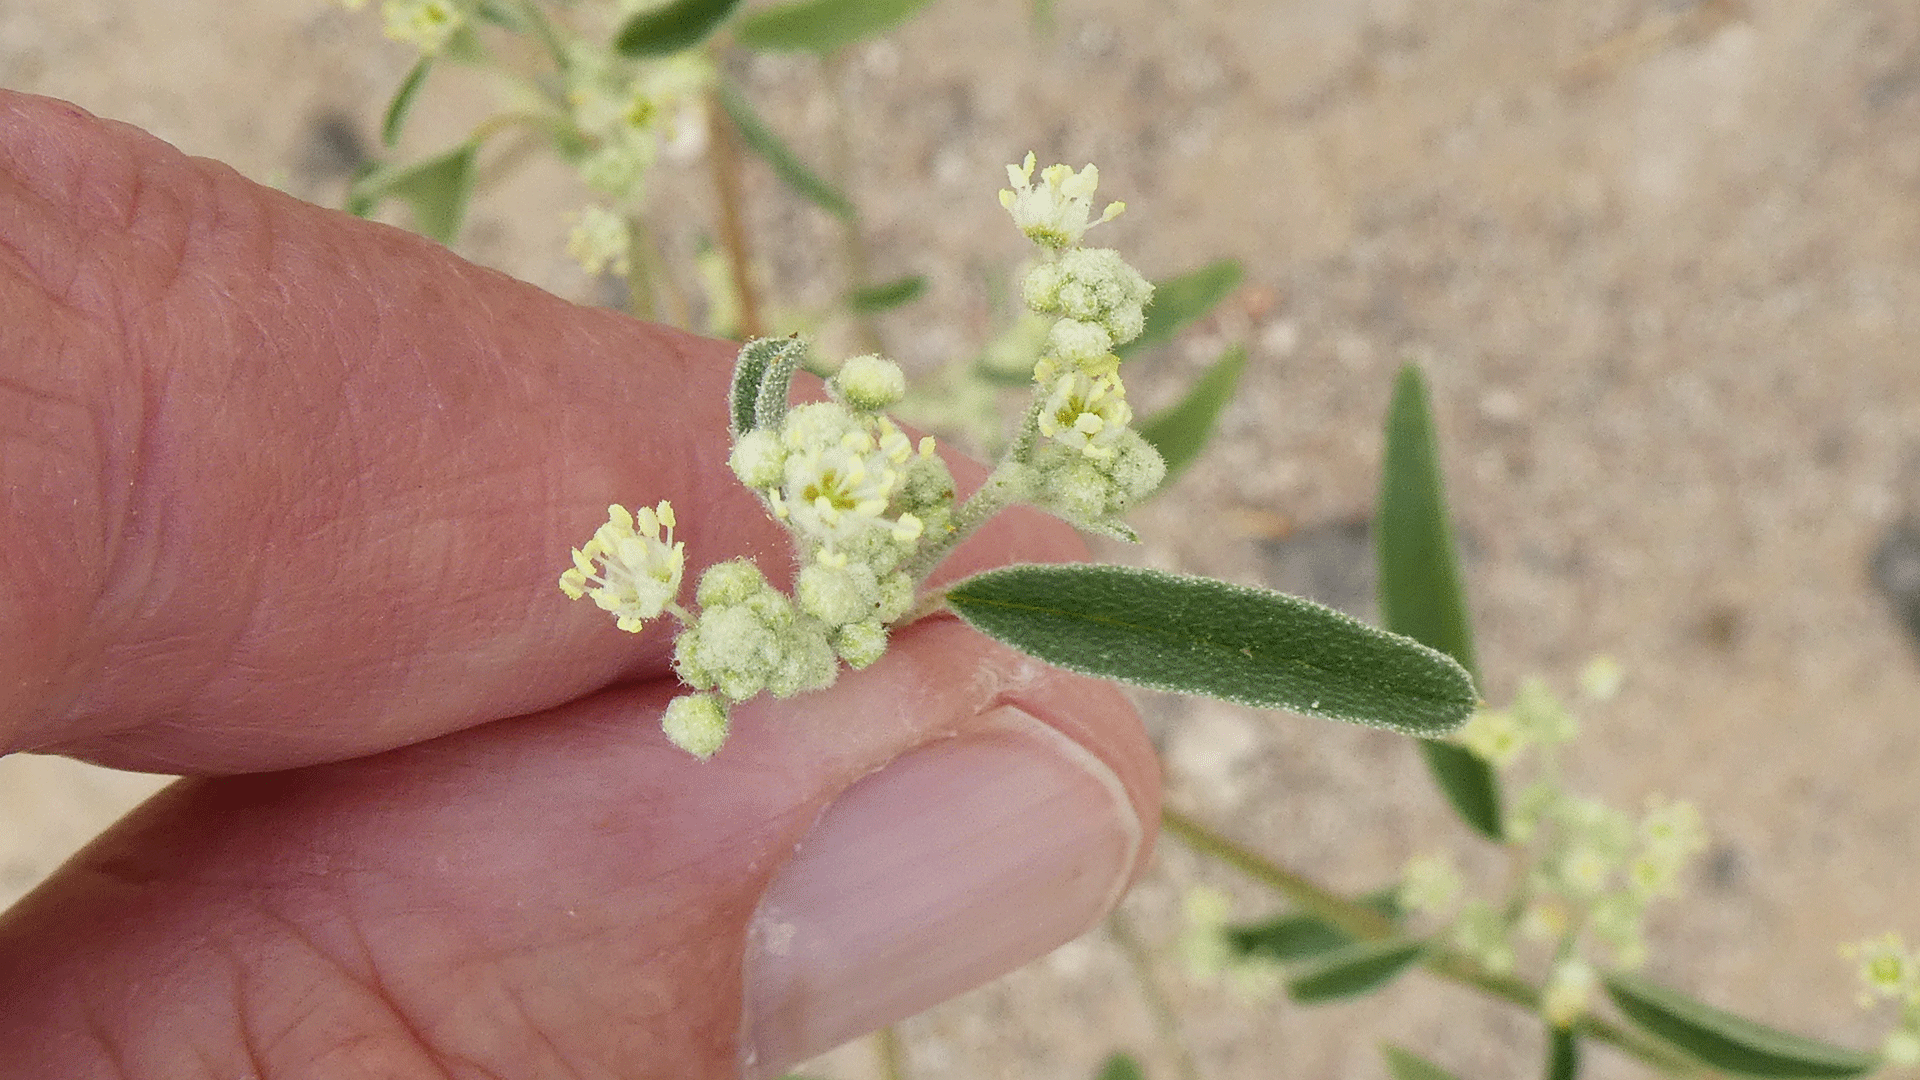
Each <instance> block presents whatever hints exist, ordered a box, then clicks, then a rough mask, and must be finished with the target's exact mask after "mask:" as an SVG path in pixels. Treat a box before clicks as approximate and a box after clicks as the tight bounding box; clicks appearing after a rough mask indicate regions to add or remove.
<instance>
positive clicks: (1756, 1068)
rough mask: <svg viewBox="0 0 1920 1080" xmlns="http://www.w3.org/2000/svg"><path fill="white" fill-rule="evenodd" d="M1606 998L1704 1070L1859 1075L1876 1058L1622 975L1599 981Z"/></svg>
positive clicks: (1875, 1062) (1770, 1074)
mask: <svg viewBox="0 0 1920 1080" xmlns="http://www.w3.org/2000/svg"><path fill="white" fill-rule="evenodd" d="M1603 981H1604V982H1605V983H1606V987H1607V995H1608V996H1609V997H1611V998H1613V1003H1614V1004H1615V1005H1618V1006H1619V1007H1620V1011H1621V1012H1623V1013H1625V1014H1627V1017H1628V1019H1631V1020H1632V1021H1633V1022H1634V1023H1636V1024H1639V1025H1640V1026H1641V1027H1643V1028H1645V1029H1647V1030H1648V1031H1650V1032H1652V1033H1653V1034H1655V1035H1658V1036H1659V1037H1660V1038H1662V1039H1665V1040H1666V1041H1667V1042H1670V1043H1672V1044H1673V1045H1674V1046H1677V1047H1679V1048H1680V1049H1682V1050H1684V1051H1686V1052H1687V1053H1688V1054H1690V1055H1692V1056H1693V1057H1695V1058H1698V1059H1699V1060H1700V1061H1702V1062H1704V1063H1705V1064H1707V1065H1711V1066H1713V1067H1714V1068H1716V1069H1721V1070H1724V1071H1726V1072H1730V1073H1736V1074H1738V1075H1740V1076H1764V1077H1834V1076H1859V1075H1861V1074H1863V1073H1866V1072H1870V1071H1872V1070H1873V1069H1875V1068H1878V1067H1879V1065H1880V1059H1879V1057H1878V1055H1875V1054H1871V1053H1868V1052H1865V1051H1861V1050H1850V1049H1848V1048H1846V1047H1843V1046H1834V1045H1832V1044H1831V1043H1824V1042H1817V1041H1815V1040H1813V1039H1808V1038H1804V1037H1802V1036H1799V1035H1790V1034H1788V1033H1786V1032H1784V1031H1779V1030H1777V1029H1775V1028H1770V1027H1767V1026H1766V1025H1764V1024H1759V1023H1755V1022H1754V1021H1752V1020H1748V1019H1746V1018H1745V1017H1742V1016H1735V1015H1734V1014H1733V1013H1730V1012H1726V1011H1725V1010H1722V1009H1716V1008H1714V1007H1713V1006H1711V1005H1707V1004H1705V1003H1703V1002H1700V1001H1696V1000H1695V999H1693V998H1691V997H1688V996H1687V995H1685V994H1682V993H1680V992H1679V991H1678V990H1672V989H1669V988H1667V987H1664V986H1661V985H1660V984H1658V983H1656V982H1653V981H1652V980H1649V979H1645V978H1642V977H1640V976H1638V975H1630V974H1626V973H1624V972H1613V973H1611V974H1608V975H1605V976H1603Z"/></svg>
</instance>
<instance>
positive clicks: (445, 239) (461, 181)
mask: <svg viewBox="0 0 1920 1080" xmlns="http://www.w3.org/2000/svg"><path fill="white" fill-rule="evenodd" d="M479 156H480V144H479V143H477V142H467V143H462V144H461V145H459V146H456V147H454V148H453V149H452V150H449V151H447V152H446V153H444V154H441V155H439V156H438V157H431V158H428V159H427V160H425V161H420V162H415V163H414V164H412V165H407V166H403V167H401V168H387V167H380V168H375V169H373V170H371V171H369V172H368V173H367V174H366V175H364V176H362V177H361V178H360V179H359V180H358V181H357V182H356V183H355V184H354V185H353V190H351V191H349V192H348V193H347V203H348V206H349V207H350V208H352V209H354V210H355V211H356V212H358V210H359V209H361V208H364V209H366V210H367V211H368V212H369V213H370V212H372V209H373V206H374V205H375V204H377V203H378V201H379V200H381V199H399V200H401V201H402V202H405V203H406V204H407V205H408V206H409V207H411V208H412V210H413V227H414V228H415V229H417V230H419V231H420V232H422V233H424V234H426V235H427V236H430V237H432V238H434V239H435V240H438V241H440V242H441V243H443V244H451V243H452V242H453V238H454V237H456V236H458V235H459V234H460V223H461V222H462V221H463V220H465V218H466V216H467V202H468V200H470V199H471V198H472V197H473V181H474V175H475V169H474V165H475V163H476V162H477V161H478V159H479Z"/></svg>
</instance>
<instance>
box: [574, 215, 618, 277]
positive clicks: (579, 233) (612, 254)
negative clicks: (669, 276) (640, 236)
mask: <svg viewBox="0 0 1920 1080" xmlns="http://www.w3.org/2000/svg"><path fill="white" fill-rule="evenodd" d="M632 247H633V238H632V235H631V234H630V233H629V232H628V231H627V223H626V221H625V220H624V219H622V218H621V217H620V215H619V214H616V213H614V212H613V211H611V210H608V209H607V208H605V207H602V206H589V207H587V208H586V209H585V210H582V211H580V212H579V213H578V214H575V215H573V231H572V232H571V233H569V234H568V236H567V254H568V255H570V256H572V257H573V261H575V262H577V263H579V264H580V268H581V269H582V270H585V271H586V272H587V273H589V274H600V273H606V272H611V273H613V274H615V275H617V276H619V277H626V276H627V272H628V271H629V270H630V269H632V266H631V263H630V262H629V255H630V253H631V251H632Z"/></svg>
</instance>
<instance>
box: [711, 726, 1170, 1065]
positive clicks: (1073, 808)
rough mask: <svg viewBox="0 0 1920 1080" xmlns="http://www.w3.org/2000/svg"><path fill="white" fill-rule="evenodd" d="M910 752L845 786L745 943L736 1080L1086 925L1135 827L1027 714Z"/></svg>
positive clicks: (1114, 797) (906, 1010)
mask: <svg viewBox="0 0 1920 1080" xmlns="http://www.w3.org/2000/svg"><path fill="white" fill-rule="evenodd" d="M988 719H989V720H990V721H991V726H990V727H989V728H987V729H986V730H984V731H978V732H969V733H968V734H967V735H966V736H964V737H960V738H954V739H947V740H943V741H941V742H937V743H932V744H929V745H927V746H923V747H920V748H918V749H915V750H912V751H909V752H908V753H906V754H904V755H902V756H900V757H899V758H896V759H895V760H894V761H892V762H891V763H889V764H888V765H887V766H886V767H885V768H883V769H881V770H879V771H878V772H876V773H874V774H872V775H871V776H867V777H863V778H862V779H860V780H859V781H858V782H856V783H855V784H854V785H853V786H851V787H849V788H848V789H847V790H846V791H845V792H844V793H843V794H841V796H840V797H839V799H837V800H836V801H835V802H834V803H833V805H832V806H830V807H828V808H827V810H826V812H825V813H823V814H822V815H821V817H820V820H819V821H818V822H817V823H816V824H815V825H814V827H813V829H812V830H811V831H810V832H808V833H807V835H806V838H805V839H803V840H802V841H801V842H800V846H799V848H798V850H797V851H796V852H795V855H794V858H793V860H792V861H791V862H789V863H788V864H787V865H786V867H785V868H784V869H782V870H781V871H780V873H779V874H778V875H776V876H775V878H774V879H773V883H772V884H771V885H769V886H768V888H767V891H766V893H765V894H764V895H763V896H762V897H761V899H760V907H759V909H758V910H757V911H756V912H755V913H754V917H753V922H752V924H751V926H750V928H749V930H748V941H747V956H746V970H745V990H746V1001H745V1010H744V1014H743V1019H742V1022H741V1040H740V1047H741V1049H740V1060H741V1073H742V1075H743V1076H744V1077H746V1078H748V1080H754V1078H758V1077H768V1076H775V1075H778V1074H779V1072H780V1071H781V1070H782V1069H785V1068H787V1067H788V1066H791V1065H793V1064H795V1063H797V1062H800V1061H804V1060H805V1059H807V1058H809V1057H812V1056H814V1055H816V1054H820V1053H824V1052H825V1051H827V1050H831V1049H832V1048H834V1047H836V1046H838V1045H840V1044H841V1043H843V1042H846V1041H847V1040H849V1039H852V1038H855V1037H857V1036H860V1035H864V1034H866V1033H867V1032H869V1031H873V1030H875V1029H877V1028H880V1027H882V1026H884V1025H886V1024H890V1023H892V1022H893V1021H895V1020H899V1019H902V1018H904V1017H908V1016H912V1015H913V1014H914V1013H917V1012H920V1011H921V1010H923V1009H926V1008H928V1007H929V1006H932V1005H934V1004H937V1003H938V1002H941V1001H944V1000H946V999H947V998H950V997H952V996H954V995H955V994H958V993H961V992H962V991H965V990H969V989H971V988H973V987H975V986H978V985H980V984H981V983H983V982H986V981H987V980H989V979H992V978H994V977H996V976H998V975H1000V974H1002V973H1004V972H1007V971H1011V970H1012V969H1014V968H1016V967H1018V966H1020V965H1021V964H1023V963H1025V962H1027V961H1028V960H1031V959H1033V958H1034V957H1036V956H1040V955H1042V954H1044V953H1046V952H1047V951H1049V950H1051V949H1053V948H1054V947H1055V946H1057V945H1060V944H1062V943H1064V942H1066V941H1069V940H1071V939H1072V938H1074V937H1076V936H1078V935H1079V934H1081V933H1082V932H1084V931H1086V930H1087V929H1089V928H1090V927H1092V926H1093V925H1094V924H1095V923H1096V922H1097V921H1099V919H1100V918H1101V917H1102V916H1103V915H1104V914H1105V913H1106V912H1107V910H1108V909H1109V908H1110V907H1111V906H1112V905H1113V903H1114V901H1115V900H1117V899H1119V895H1120V893H1121V891H1122V890H1123V889H1124V888H1125V886H1126V882H1127V880H1128V878H1129V877H1130V876H1131V874H1132V870H1133V860H1134V859H1135V857H1136V856H1137V853H1138V850H1139V846H1140V837H1141V827H1140V821H1139V818H1138V817H1137V816H1136V815H1135V813H1134V810H1133V804H1132V802H1131V801H1130V800H1128V798H1127V795H1126V792H1125V790H1124V789H1123V788H1122V786H1121V784H1120V781H1119V779H1118V778H1117V777H1115V776H1114V774H1113V772H1112V770H1110V769H1108V768H1107V767H1106V765H1105V764H1104V763H1102V762H1101V761H1100V760H1099V759H1098V758H1096V757H1094V756H1093V755H1092V754H1090V753H1088V752H1087V751H1086V750H1085V749H1084V748H1082V747H1081V746H1080V745H1079V744H1077V743H1075V742H1073V741H1072V740H1071V739H1068V738H1067V737H1066V736H1064V735H1061V734H1060V733H1059V732H1057V731H1055V730H1054V729H1052V728H1051V727H1048V726H1047V725H1045V724H1042V723H1041V722H1040V721H1038V720H1036V719H1034V718H1033V717H1032V716H1030V715H1028V714H1027V713H1024V712H1021V711H1020V710H1018V709H1014V708H1012V707H1006V706H1003V707H1001V708H998V709H995V710H994V711H993V712H992V713H990V714H988Z"/></svg>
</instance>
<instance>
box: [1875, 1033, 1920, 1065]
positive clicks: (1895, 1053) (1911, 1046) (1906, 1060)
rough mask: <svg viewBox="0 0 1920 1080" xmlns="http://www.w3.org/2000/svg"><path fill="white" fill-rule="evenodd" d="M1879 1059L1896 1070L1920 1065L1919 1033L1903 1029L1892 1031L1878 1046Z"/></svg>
mask: <svg viewBox="0 0 1920 1080" xmlns="http://www.w3.org/2000/svg"><path fill="white" fill-rule="evenodd" d="M1880 1057H1881V1059H1882V1060H1884V1061H1885V1062H1886V1063H1887V1064H1889V1065H1891V1066H1893V1067H1894V1068H1896V1069H1911V1068H1913V1067H1914V1066H1915V1065H1920V1032H1916V1031H1914V1030H1912V1029H1911V1028H1904V1027H1903V1028H1900V1029H1898V1030H1896V1031H1894V1032H1893V1033H1892V1034H1890V1035H1888V1036H1887V1038H1886V1041H1884V1042H1882V1043H1881V1044H1880Z"/></svg>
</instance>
